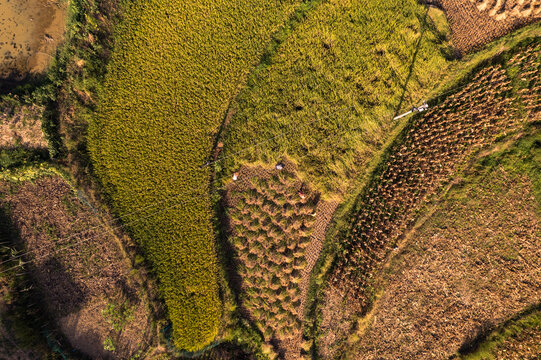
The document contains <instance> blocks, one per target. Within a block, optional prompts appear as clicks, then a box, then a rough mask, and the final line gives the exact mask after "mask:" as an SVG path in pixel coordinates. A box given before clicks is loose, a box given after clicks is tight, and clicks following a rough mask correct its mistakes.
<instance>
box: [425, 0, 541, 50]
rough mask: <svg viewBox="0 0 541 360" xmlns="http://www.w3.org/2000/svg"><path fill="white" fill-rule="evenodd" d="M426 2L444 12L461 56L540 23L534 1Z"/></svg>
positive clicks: (461, 0)
mask: <svg viewBox="0 0 541 360" xmlns="http://www.w3.org/2000/svg"><path fill="white" fill-rule="evenodd" d="M428 2H429V3H433V4H436V5H438V6H439V7H441V8H442V9H443V10H444V11H445V14H446V15H447V19H448V21H449V24H450V26H451V32H452V34H453V43H454V45H455V48H456V49H457V51H458V52H459V53H461V54H466V53H468V52H471V51H473V50H475V49H478V48H479V47H481V46H483V45H485V44H488V43H489V42H491V41H492V40H494V39H497V38H499V37H501V36H503V35H505V34H508V33H510V32H511V31H513V30H515V29H518V28H520V27H522V26H524V25H526V24H529V23H532V22H535V21H539V20H540V19H541V13H540V11H539V4H538V2H537V1H536V0H526V1H524V2H523V3H522V2H521V1H507V2H505V1H500V0H483V1H479V0H435V1H428ZM518 3H522V4H521V5H519V4H518ZM536 3H537V7H536ZM528 5H530V6H529V7H528ZM480 9H481V10H480ZM528 9H531V11H529V10H528Z"/></svg>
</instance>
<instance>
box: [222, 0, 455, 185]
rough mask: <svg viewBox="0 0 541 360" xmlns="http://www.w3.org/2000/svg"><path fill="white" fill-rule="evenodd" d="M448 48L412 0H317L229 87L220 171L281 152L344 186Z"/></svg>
mask: <svg viewBox="0 0 541 360" xmlns="http://www.w3.org/2000/svg"><path fill="white" fill-rule="evenodd" d="M418 45H419V47H418ZM447 50H448V44H447V42H446V35H445V34H443V33H439V32H438V31H437V29H436V27H435V26H434V24H433V23H432V22H431V19H430V17H429V16H427V14H426V9H425V8H424V7H423V6H421V5H420V4H419V3H418V2H417V1H416V0H392V1H366V0H353V1H324V2H322V3H321V4H320V5H319V6H318V7H317V8H316V9H314V10H312V11H311V12H309V13H308V14H307V17H306V19H305V20H304V21H303V22H302V23H301V24H300V25H299V26H298V27H297V29H295V31H294V32H293V33H292V34H291V35H290V36H289V37H287V38H286V39H285V41H284V42H283V43H282V44H281V46H280V47H278V49H277V50H276V52H275V53H274V54H273V55H272V56H271V57H270V59H269V60H268V62H269V64H268V65H265V66H262V67H260V68H258V70H257V71H256V72H255V73H254V74H252V76H251V77H250V79H249V81H248V86H247V88H246V89H245V90H244V91H242V92H241V93H240V95H239V96H238V97H237V99H236V103H235V104H234V106H233V107H232V109H233V110H236V113H235V114H234V115H233V116H232V118H231V122H230V125H229V126H228V127H227V129H226V134H225V138H224V150H223V151H224V157H227V156H230V158H227V159H226V160H225V161H224V162H223V163H221V164H220V166H221V168H222V170H223V174H224V175H228V174H229V172H230V171H231V169H234V168H238V167H239V166H240V165H242V164H243V163H244V162H252V161H257V160H260V161H266V162H274V161H277V160H279V159H280V158H282V156H283V155H284V154H287V155H288V156H289V157H291V158H293V159H294V160H295V161H296V162H297V163H298V164H299V171H301V172H302V173H303V175H305V176H306V178H307V180H308V181H309V182H310V183H311V184H313V185H314V186H316V187H317V188H318V190H320V191H322V192H334V193H342V194H343V193H345V192H346V191H347V190H346V189H347V185H348V184H349V183H350V180H351V179H354V178H356V176H357V175H358V174H359V173H360V172H362V171H364V169H365V165H366V162H367V161H368V160H369V159H370V158H371V156H372V154H373V152H374V151H376V150H377V149H379V148H380V147H381V145H382V144H383V142H384V140H385V139H386V136H387V135H388V134H389V132H390V129H392V128H393V126H394V125H396V123H395V122H392V121H391V119H392V118H393V116H394V115H395V113H396V112H397V111H398V110H399V107H401V106H400V105H401V104H402V106H403V107H406V106H409V105H411V104H412V103H414V102H418V101H420V100H422V99H423V97H424V96H426V94H427V92H428V91H429V90H430V89H432V88H433V87H434V85H435V84H436V83H437V80H438V79H439V76H440V75H441V74H442V73H443V72H445V69H446V68H447V65H448V61H447V58H448V57H449V54H448V52H447ZM410 66H411V69H410ZM410 70H411V74H410ZM406 83H407V86H406V92H405V93H404V90H405V84H406ZM402 97H403V98H402ZM401 100H402V101H401ZM276 135H278V136H276ZM272 137H274V138H273V139H271V140H269V141H266V140H265V139H268V138H272ZM263 140H265V142H264V143H263V144H261V145H260V146H256V147H254V148H252V150H251V151H242V152H241V153H238V152H239V151H240V150H241V149H244V148H245V147H248V146H252V145H254V144H255V143H259V142H261V141H263Z"/></svg>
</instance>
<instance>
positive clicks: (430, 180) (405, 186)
mask: <svg viewBox="0 0 541 360" xmlns="http://www.w3.org/2000/svg"><path fill="white" fill-rule="evenodd" d="M538 48H539V42H536V43H534V44H533V45H530V46H529V47H528V48H527V49H525V50H524V51H523V52H521V54H523V55H524V54H526V56H525V57H524V59H523V61H524V62H528V61H529V63H528V64H529V65H527V66H524V67H519V69H518V71H517V69H516V66H517V64H516V63H514V62H513V61H514V60H511V61H510V63H509V64H508V63H506V62H503V63H496V64H495V65H492V66H488V67H485V68H483V69H480V70H478V71H476V72H475V76H474V77H473V79H472V80H471V81H469V82H468V84H467V85H466V86H464V87H463V88H462V89H460V90H459V91H457V92H455V93H454V94H452V95H449V96H447V97H446V98H445V99H444V100H442V101H441V103H440V104H438V105H437V106H434V107H432V108H431V109H429V110H428V111H427V112H426V113H425V114H423V116H422V117H420V118H418V119H416V120H414V121H413V123H412V125H411V127H410V128H408V129H407V130H406V131H405V132H404V134H403V138H402V139H401V140H400V141H399V142H397V143H395V144H394V145H393V146H392V148H391V149H390V153H389V156H388V158H387V159H386V160H384V163H382V164H381V167H380V168H379V169H378V171H377V172H376V173H375V174H374V175H373V178H372V180H371V182H370V183H369V185H368V186H367V188H366V189H365V192H364V193H363V195H362V196H361V197H360V198H359V200H358V203H357V204H356V207H355V209H356V215H353V216H352V218H351V219H350V228H349V230H348V233H347V234H346V235H345V236H344V237H343V238H342V240H341V241H340V244H341V250H340V251H339V253H338V254H337V258H336V264H335V267H334V268H333V269H334V270H333V271H332V272H331V275H330V286H328V287H327V289H326V291H325V295H324V299H325V300H324V301H325V303H326V304H325V305H322V323H321V326H320V330H321V339H320V341H321V344H320V350H321V352H322V355H323V356H324V357H325V358H328V357H331V354H332V353H333V352H334V350H336V346H337V342H340V339H343V338H344V337H345V336H347V334H348V332H349V326H350V325H348V320H347V319H348V318H351V317H352V316H354V315H355V314H360V313H363V312H365V311H367V310H368V309H369V308H370V305H371V304H372V302H373V299H374V297H375V296H376V295H377V294H375V293H374V275H375V274H377V273H378V272H379V271H380V270H381V265H382V264H383V261H384V259H385V258H386V257H387V255H388V254H389V252H390V251H391V250H392V249H393V248H394V247H395V246H396V244H397V242H398V240H399V239H400V238H401V237H402V236H403V234H404V233H405V231H406V230H407V229H408V228H409V227H410V226H411V225H412V224H413V222H414V221H415V219H416V217H417V216H418V212H419V211H420V210H421V209H422V208H423V206H424V205H425V204H426V201H427V200H428V199H430V198H431V196H432V195H434V194H436V193H437V192H438V191H439V189H440V188H441V186H442V184H443V183H444V182H445V181H448V180H449V178H450V176H451V175H452V174H453V173H454V172H455V171H456V170H457V169H458V168H459V167H460V166H461V164H464V162H465V160H467V159H468V158H469V157H470V156H471V155H472V154H473V153H474V152H475V151H476V150H478V149H481V148H482V147H484V146H487V145H489V144H491V143H492V142H493V141H494V140H495V138H496V136H501V135H502V134H506V133H509V132H513V131H515V130H516V129H519V128H520V127H522V125H523V123H524V121H526V120H527V119H529V120H534V119H539V112H538V109H539V107H538V103H537V104H534V105H533V106H530V105H528V104H530V98H529V97H527V96H524V95H525V94H524V92H523V91H522V90H521V87H528V88H530V89H539V87H535V86H533V87H532V84H535V83H537V82H538V81H539V80H538V74H537V73H536V72H531V70H532V69H536V68H537V67H538V66H539V64H540V63H541V55H540V54H539V53H538V52H536V49H538ZM501 61H504V60H501ZM511 65H512V68H513V69H514V70H513V71H512V73H513V75H512V77H513V82H514V83H515V85H512V78H511V77H510V75H509V74H508V72H507V70H506V69H507V68H508V66H511ZM519 79H520V81H518V80H519ZM534 91H538V90H534ZM531 92H532V90H530V94H531ZM536 96H537V99H538V98H539V96H540V94H539V93H537V95H536Z"/></svg>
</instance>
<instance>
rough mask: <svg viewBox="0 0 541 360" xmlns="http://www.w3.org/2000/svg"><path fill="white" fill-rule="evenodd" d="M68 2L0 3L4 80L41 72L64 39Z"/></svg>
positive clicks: (2, 0)
mask: <svg viewBox="0 0 541 360" xmlns="http://www.w3.org/2000/svg"><path fill="white" fill-rule="evenodd" d="M67 5H68V2H67V1H61V0H0V56H1V58H0V59H1V61H0V79H10V80H20V79H21V78H23V77H24V76H25V75H26V74H27V73H41V72H43V71H44V70H46V69H47V66H48V65H49V63H50V61H51V58H52V56H53V54H54V51H55V50H56V47H57V46H58V44H59V43H61V42H62V40H63V36H64V27H65V18H66V12H67Z"/></svg>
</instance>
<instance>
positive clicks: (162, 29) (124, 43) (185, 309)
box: [88, 0, 297, 351]
mask: <svg viewBox="0 0 541 360" xmlns="http://www.w3.org/2000/svg"><path fill="white" fill-rule="evenodd" d="M296 3H297V1H293V0H287V1H279V0H270V1H264V2H261V1H253V0H250V1H238V0H234V1H227V2H226V1H209V2H201V1H196V0H187V1H186V0H185V1H180V0H174V1H165V0H147V1H140V2H136V3H133V4H132V5H130V6H131V7H130V8H129V9H128V10H127V12H126V15H125V19H124V20H123V22H122V24H121V25H120V27H119V28H118V29H117V33H116V38H115V41H116V45H115V51H114V53H113V55H112V59H111V61H110V63H109V67H108V75H107V77H106V80H105V84H104V87H103V91H102V94H101V99H100V105H99V109H98V115H97V118H96V119H95V121H94V122H93V123H91V124H90V127H89V138H88V142H89V150H90V153H91V158H92V160H93V164H94V168H95V174H96V175H97V177H98V178H99V180H100V181H101V184H102V185H103V190H104V192H105V193H106V195H107V196H108V197H109V200H110V203H111V204H112V207H113V209H114V211H115V212H116V213H117V214H118V215H121V216H125V217H124V218H123V221H124V223H125V224H126V226H127V227H128V228H129V230H130V231H131V233H132V234H133V236H134V237H135V238H136V239H137V240H138V242H139V244H140V245H141V246H142V248H143V249H144V251H145V253H146V255H147V258H148V259H149V260H150V261H151V263H152V264H153V266H154V269H155V271H156V273H157V275H158V278H159V282H160V287H161V294H162V296H163V298H164V300H165V304H166V306H167V309H168V313H169V318H170V320H171V322H172V325H173V337H174V343H175V345H176V346H177V347H179V348H181V349H185V350H189V351H196V350H199V349H201V348H203V347H205V346H206V345H207V344H209V343H210V342H212V341H213V339H214V338H215V336H216V334H217V331H218V328H219V324H220V316H221V303H220V299H219V296H218V284H217V274H216V272H217V264H216V252H215V247H214V234H213V230H212V228H213V227H212V209H211V203H210V199H209V195H208V185H207V184H208V180H209V172H208V170H201V169H200V168H199V167H200V165H201V164H202V163H204V162H205V161H206V159H207V158H208V157H209V153H210V151H211V147H212V142H213V139H214V137H215V133H216V131H217V128H218V126H219V124H220V122H221V120H222V114H223V113H224V111H225V109H226V108H227V105H228V102H229V99H230V97H231V96H232V95H233V93H234V91H235V89H236V88H237V86H238V85H239V83H240V82H241V78H242V76H243V75H244V74H245V73H246V72H247V71H248V70H249V69H250V68H251V67H252V66H253V65H255V64H256V63H257V60H258V56H259V54H260V53H261V52H262V50H263V49H264V47H265V46H266V44H267V43H268V41H269V40H270V35H271V34H272V33H273V32H274V31H276V30H277V29H278V28H279V26H280V24H282V23H283V22H284V21H285V20H286V19H287V18H288V16H289V15H290V14H291V12H292V11H293V10H294V9H295V5H296ZM193 188H198V189H199V191H196V192H191V190H192V189H193ZM179 194H180V195H182V196H181V197H177V198H175V200H171V201H168V202H165V203H161V204H160V205H158V206H150V207H148V208H145V207H147V206H149V205H151V204H155V203H156V202H161V201H164V200H166V199H169V198H171V197H174V196H178V195H179ZM181 198H182V202H179V199H181ZM142 208H145V210H144V211H142V212H140V213H136V214H132V212H134V211H138V210H140V209H142Z"/></svg>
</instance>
